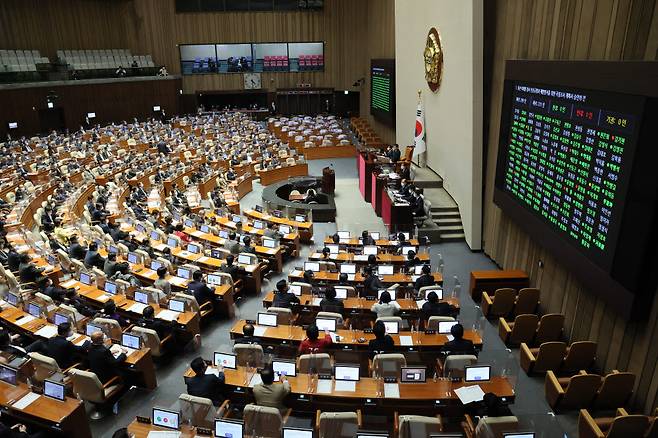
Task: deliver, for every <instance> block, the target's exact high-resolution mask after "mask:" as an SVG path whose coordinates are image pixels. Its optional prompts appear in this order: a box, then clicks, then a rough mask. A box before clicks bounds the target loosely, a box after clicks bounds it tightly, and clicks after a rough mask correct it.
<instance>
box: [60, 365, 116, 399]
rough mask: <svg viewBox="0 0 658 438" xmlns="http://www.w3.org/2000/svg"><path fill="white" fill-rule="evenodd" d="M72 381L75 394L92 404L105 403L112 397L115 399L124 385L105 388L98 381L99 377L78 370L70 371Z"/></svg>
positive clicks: (89, 372)
mask: <svg viewBox="0 0 658 438" xmlns="http://www.w3.org/2000/svg"><path fill="white" fill-rule="evenodd" d="M70 376H71V380H72V382H73V392H74V393H75V394H76V396H77V397H78V398H79V399H81V400H84V401H88V402H91V403H105V402H107V401H108V399H110V398H111V397H114V396H115V395H116V394H117V393H118V391H119V390H120V389H121V387H122V385H121V384H119V383H117V384H114V385H110V386H108V387H107V388H103V384H102V383H101V381H100V380H98V376H97V375H96V374H95V373H92V372H91V371H83V370H79V369H77V368H73V369H71V370H70Z"/></svg>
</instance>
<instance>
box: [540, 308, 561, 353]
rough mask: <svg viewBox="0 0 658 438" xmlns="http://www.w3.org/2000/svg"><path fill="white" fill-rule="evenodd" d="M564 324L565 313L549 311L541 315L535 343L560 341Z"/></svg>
mask: <svg viewBox="0 0 658 438" xmlns="http://www.w3.org/2000/svg"><path fill="white" fill-rule="evenodd" d="M563 326H564V315H562V314H560V313H549V314H546V315H544V316H542V317H541V319H540V320H539V325H538V326H537V333H536V334H535V340H534V343H535V345H541V344H543V343H544V342H550V341H559V340H560V338H561V337H562V327H563Z"/></svg>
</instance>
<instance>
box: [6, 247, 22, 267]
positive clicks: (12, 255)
mask: <svg viewBox="0 0 658 438" xmlns="http://www.w3.org/2000/svg"><path fill="white" fill-rule="evenodd" d="M20 264H21V258H20V255H19V254H18V253H17V252H16V251H9V253H8V254H7V267H8V268H9V270H10V271H18V266H19V265H20Z"/></svg>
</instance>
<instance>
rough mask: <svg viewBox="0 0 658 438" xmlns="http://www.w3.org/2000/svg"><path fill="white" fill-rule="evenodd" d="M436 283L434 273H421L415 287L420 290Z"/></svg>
mask: <svg viewBox="0 0 658 438" xmlns="http://www.w3.org/2000/svg"><path fill="white" fill-rule="evenodd" d="M435 284H436V281H435V280H434V276H433V275H432V274H429V275H421V276H420V277H418V278H417V279H416V281H415V282H414V289H416V290H420V288H421V287H425V286H434V285H435Z"/></svg>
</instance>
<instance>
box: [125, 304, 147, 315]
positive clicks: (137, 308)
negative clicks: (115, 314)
mask: <svg viewBox="0 0 658 438" xmlns="http://www.w3.org/2000/svg"><path fill="white" fill-rule="evenodd" d="M146 306H148V304H144V303H135V304H133V305H132V306H130V307H128V308H127V309H126V311H127V312H135V313H139V314H141V313H142V312H143V311H144V309H145V308H146Z"/></svg>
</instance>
